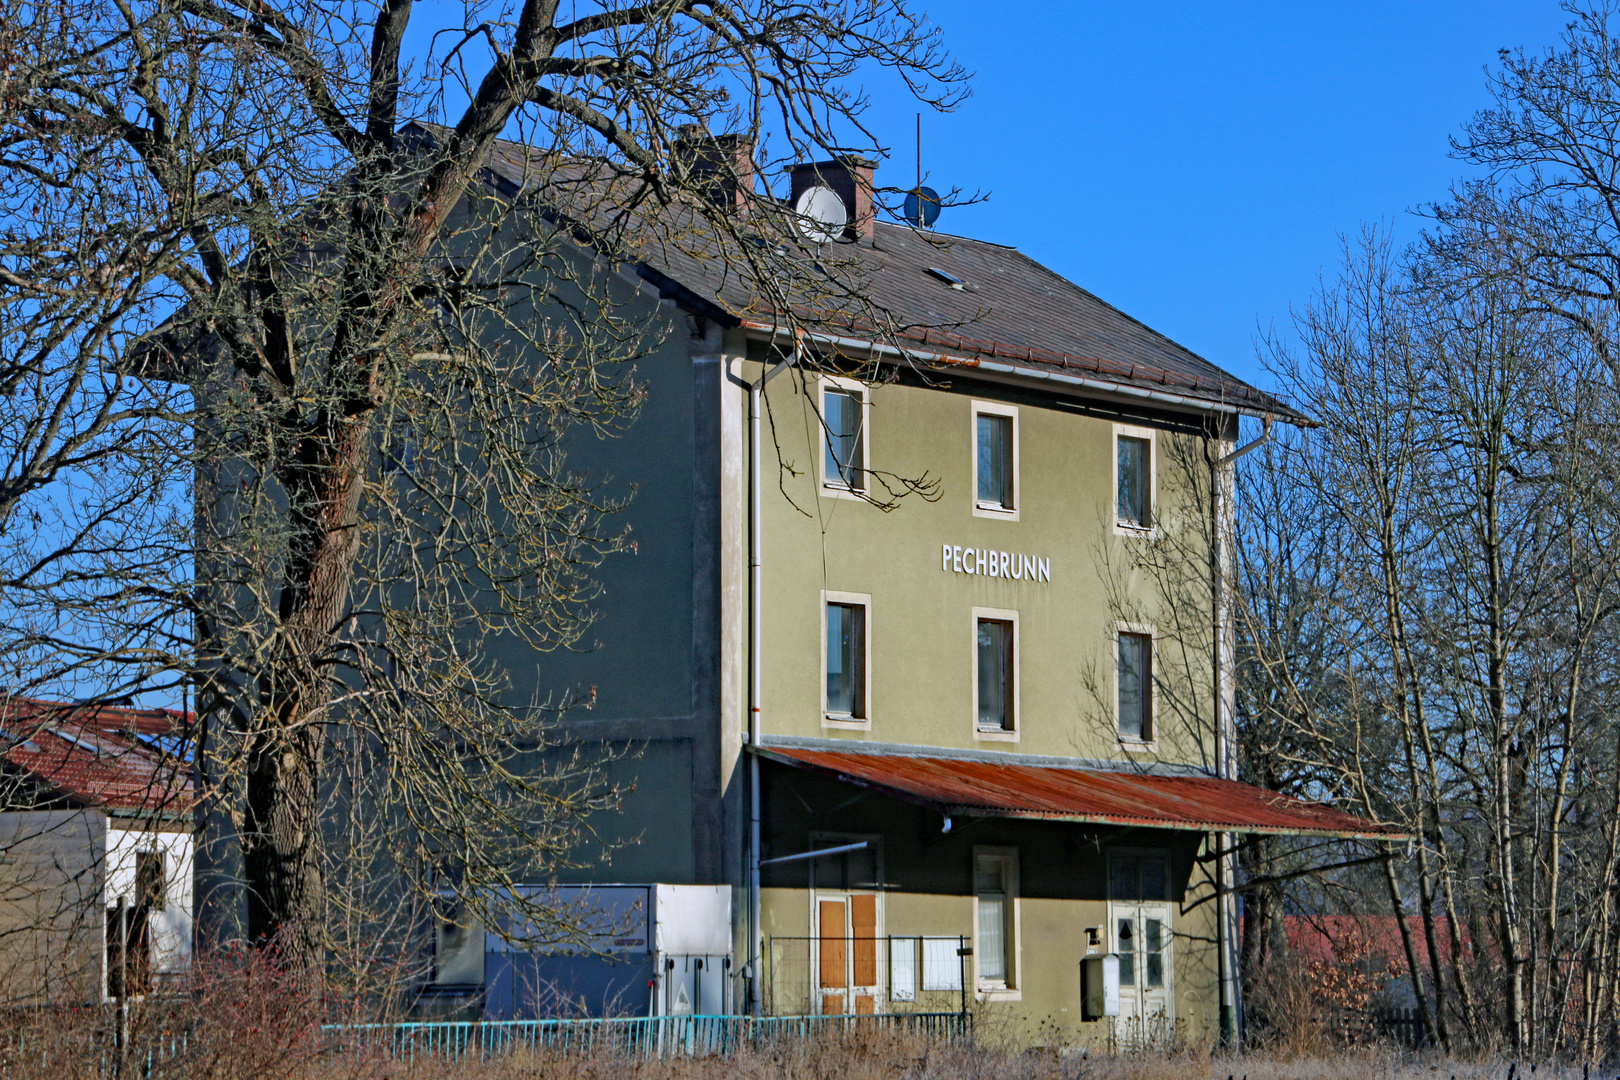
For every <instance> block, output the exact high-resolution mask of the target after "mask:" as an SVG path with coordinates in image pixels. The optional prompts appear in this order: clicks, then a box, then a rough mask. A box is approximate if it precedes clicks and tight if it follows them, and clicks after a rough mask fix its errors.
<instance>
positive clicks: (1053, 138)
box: [869, 0, 1568, 385]
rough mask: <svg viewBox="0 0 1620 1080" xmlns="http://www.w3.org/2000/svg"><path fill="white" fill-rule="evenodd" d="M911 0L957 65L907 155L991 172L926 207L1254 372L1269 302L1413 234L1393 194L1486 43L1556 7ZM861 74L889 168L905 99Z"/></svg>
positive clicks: (956, 180) (1444, 158)
mask: <svg viewBox="0 0 1620 1080" xmlns="http://www.w3.org/2000/svg"><path fill="white" fill-rule="evenodd" d="M919 6H920V7H922V8H923V9H925V10H927V11H928V13H929V14H930V16H931V17H932V18H933V19H934V21H935V22H937V23H938V24H940V25H941V26H942V27H943V28H944V30H945V34H946V43H947V45H948V46H949V47H950V48H951V50H952V51H953V52H954V53H955V54H956V55H957V56H958V57H959V58H960V59H961V60H962V61H963V62H964V63H965V64H966V66H967V67H969V68H970V69H972V70H974V71H975V72H976V73H977V76H976V78H975V80H974V96H973V97H972V98H970V99H969V100H968V101H967V102H966V103H965V104H964V105H963V106H962V107H961V108H960V109H959V110H958V111H957V112H955V113H953V114H947V115H938V114H928V115H925V116H924V117H923V166H924V168H925V169H926V170H927V171H928V172H929V173H931V174H932V177H933V178H934V180H935V181H937V182H936V183H935V184H934V186H936V187H944V186H946V185H951V184H954V185H959V186H961V187H964V188H967V189H973V188H983V189H986V190H988V191H989V192H990V193H991V198H990V199H989V201H988V202H986V203H985V204H983V205H978V206H971V207H960V208H953V209H950V210H947V211H946V212H945V216H943V217H942V218H941V220H940V222H939V225H938V227H939V228H940V229H941V230H942V231H947V232H954V233H959V234H963V235H968V236H973V237H977V238H980V239H984V240H993V241H997V242H1000V243H1007V244H1012V245H1015V246H1016V247H1018V248H1020V249H1021V250H1023V251H1024V252H1026V253H1028V254H1029V255H1031V256H1033V257H1034V258H1036V259H1039V260H1040V261H1042V262H1044V263H1046V264H1047V265H1049V266H1051V267H1053V268H1054V269H1055V270H1057V271H1058V272H1060V273H1062V274H1063V275H1064V276H1066V277H1068V278H1070V279H1071V280H1073V281H1074V282H1076V283H1077V284H1079V285H1081V286H1083V287H1085V288H1087V289H1090V290H1091V291H1092V292H1094V293H1096V294H1098V295H1099V296H1101V297H1102V298H1103V299H1105V300H1107V301H1109V302H1110V303H1113V304H1115V305H1117V306H1119V307H1121V308H1123V309H1124V310H1125V311H1127V312H1129V313H1130V314H1132V315H1134V316H1136V317H1137V318H1139V319H1141V320H1142V321H1143V322H1146V323H1147V324H1148V325H1150V326H1152V327H1154V328H1155V329H1157V330H1160V331H1161V332H1163V333H1166V334H1168V335H1169V336H1171V337H1173V338H1175V339H1177V340H1178V341H1180V342H1182V343H1183V344H1184V345H1187V346H1188V347H1189V348H1192V349H1193V350H1195V351H1197V352H1199V353H1202V354H1203V355H1205V356H1207V357H1208V358H1209V359H1211V360H1213V361H1214V362H1216V363H1218V364H1220V365H1221V366H1223V367H1225V368H1227V369H1228V370H1230V371H1232V372H1234V373H1236V374H1238V375H1241V376H1243V377H1245V378H1248V379H1250V380H1252V381H1257V382H1259V383H1260V384H1261V385H1265V383H1266V382H1267V381H1268V379H1267V376H1266V375H1265V373H1264V371H1262V370H1261V369H1260V367H1259V365H1258V363H1257V362H1256V359H1255V349H1254V340H1255V337H1256V332H1257V327H1258V326H1261V325H1269V324H1271V323H1273V322H1276V323H1277V324H1279V326H1281V325H1285V324H1286V323H1287V320H1288V311H1289V307H1290V305H1296V306H1297V305H1299V304H1301V303H1303V302H1305V301H1306V300H1308V299H1309V297H1310V295H1311V292H1312V290H1313V289H1314V288H1315V286H1316V281H1317V277H1318V274H1319V273H1324V272H1326V273H1329V274H1331V272H1332V271H1333V268H1334V266H1335V264H1336V260H1337V257H1338V247H1339V242H1340V241H1339V237H1340V236H1341V235H1343V234H1347V233H1353V232H1355V231H1356V230H1357V229H1358V228H1359V226H1360V223H1362V222H1364V221H1380V220H1383V221H1388V222H1390V223H1391V224H1392V225H1393V226H1394V227H1395V228H1396V230H1397V236H1400V237H1406V238H1410V237H1413V236H1415V235H1416V232H1417V230H1418V229H1419V228H1421V222H1419V221H1417V220H1416V219H1415V218H1412V217H1411V216H1410V215H1409V213H1408V211H1410V210H1412V209H1415V208H1418V207H1420V206H1421V205H1422V204H1423V203H1425V202H1427V201H1431V200H1434V199H1438V198H1442V197H1444V195H1445V193H1446V191H1447V189H1448V187H1449V186H1450V184H1451V183H1452V182H1453V181H1454V180H1455V179H1456V178H1458V177H1460V176H1463V175H1465V174H1466V169H1465V166H1464V164H1463V163H1462V162H1459V161H1456V160H1453V159H1452V158H1450V157H1449V156H1448V154H1449V147H1448V144H1447V138H1448V137H1449V136H1451V135H1452V134H1454V133H1456V132H1457V130H1458V129H1459V127H1460V126H1461V124H1462V123H1463V122H1464V121H1466V120H1467V119H1468V118H1469V117H1470V116H1471V115H1473V113H1474V112H1476V111H1477V110H1479V109H1480V108H1482V107H1484V106H1485V105H1487V104H1488V97H1487V89H1486V76H1485V68H1486V67H1487V66H1488V65H1492V64H1494V63H1495V61H1496V56H1497V50H1498V49H1500V48H1504V47H1506V48H1516V47H1520V46H1523V47H1524V48H1526V49H1530V50H1535V51H1539V50H1541V49H1544V48H1546V47H1547V46H1549V45H1552V44H1555V43H1556V42H1557V40H1558V36H1559V34H1560V33H1561V31H1562V28H1563V26H1564V25H1565V23H1566V22H1567V21H1568V16H1567V15H1565V14H1564V13H1563V12H1562V11H1560V10H1559V8H1558V6H1557V4H1556V2H1549V0H1516V2H1497V0H1470V2H1466V3H1464V2H1444V3H1440V2H1431V3H1422V2H1411V0H1409V2H1406V3H1386V2H1365V0H1362V2H1357V3H1343V2H1341V3H1336V4H1307V3H1300V2H1298V0H1295V2H1292V3H1238V4H1213V3H1201V4H1194V3H1181V4H1164V3H1157V4H1146V3H1122V2H1121V3H1090V4H1072V3H1061V2H1017V0H1014V2H1010V3H1002V4H999V5H991V6H989V7H988V8H987V6H986V5H984V4H982V3H974V4H970V3H967V2H966V0H923V2H922V3H921V4H920V5H919ZM986 10H992V11H996V12H998V13H999V15H998V16H993V17H992V16H986V14H985V12H986ZM869 89H870V90H871V91H872V92H873V96H874V102H873V109H872V112H871V114H870V115H871V118H872V121H873V123H874V124H875V125H876V130H877V131H879V132H880V133H881V134H882V135H883V137H885V138H888V139H892V140H893V151H894V153H893V156H892V157H891V159H890V161H889V162H887V163H885V166H884V168H883V169H882V170H880V172H879V177H880V180H881V179H882V178H883V177H884V176H885V173H887V175H888V179H889V182H890V183H907V182H908V181H909V180H910V178H911V176H912V175H913V174H914V170H915V168H916V166H915V164H914V151H913V138H914V136H913V130H914V125H915V119H914V114H915V112H916V107H915V105H913V104H911V103H910V101H909V99H907V98H905V97H904V95H903V94H902V93H897V92H896V88H894V87H891V86H885V85H882V84H879V83H876V82H874V83H871V84H869ZM896 174H898V175H896Z"/></svg>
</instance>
